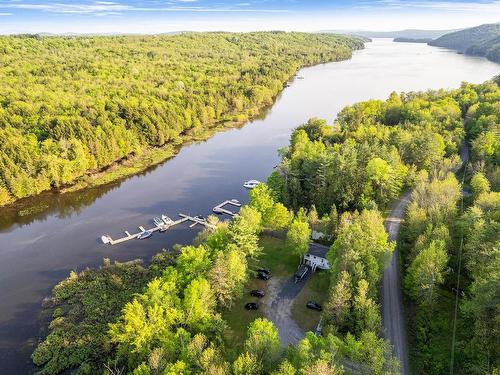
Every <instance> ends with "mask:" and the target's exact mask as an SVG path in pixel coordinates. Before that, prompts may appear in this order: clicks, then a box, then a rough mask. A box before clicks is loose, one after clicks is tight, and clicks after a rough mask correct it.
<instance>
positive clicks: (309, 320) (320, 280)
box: [292, 270, 330, 332]
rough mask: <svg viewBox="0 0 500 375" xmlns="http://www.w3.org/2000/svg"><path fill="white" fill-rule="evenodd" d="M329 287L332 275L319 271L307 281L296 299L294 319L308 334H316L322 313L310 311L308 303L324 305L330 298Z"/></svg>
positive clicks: (293, 310)
mask: <svg viewBox="0 0 500 375" xmlns="http://www.w3.org/2000/svg"><path fill="white" fill-rule="evenodd" d="M329 285H330V274H329V273H328V272H326V271H321V270H320V271H317V272H315V273H314V274H313V275H312V276H311V277H310V278H309V280H307V282H306V285H304V288H303V289H302V290H301V291H300V293H299V295H298V296H297V298H295V301H294V303H293V306H292V318H293V320H295V321H296V322H297V324H298V325H299V327H300V328H302V329H303V330H305V331H306V332H307V331H313V332H314V330H315V329H316V326H317V325H318V322H319V319H320V315H321V313H320V312H317V311H314V310H310V309H308V308H307V307H306V303H307V302H308V301H314V302H318V303H319V304H321V305H323V304H324V302H325V301H326V299H327V297H328V295H327V291H328V287H329Z"/></svg>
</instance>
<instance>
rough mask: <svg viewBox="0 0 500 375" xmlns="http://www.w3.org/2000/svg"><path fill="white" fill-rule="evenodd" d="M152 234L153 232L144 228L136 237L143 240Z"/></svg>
mask: <svg viewBox="0 0 500 375" xmlns="http://www.w3.org/2000/svg"><path fill="white" fill-rule="evenodd" d="M152 235H153V232H151V231H150V230H145V231H144V232H141V233H139V235H138V236H137V239H138V240H145V239H146V238H149V237H151V236H152Z"/></svg>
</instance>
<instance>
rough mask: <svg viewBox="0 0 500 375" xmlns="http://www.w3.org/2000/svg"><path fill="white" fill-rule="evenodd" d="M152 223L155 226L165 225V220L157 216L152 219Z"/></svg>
mask: <svg viewBox="0 0 500 375" xmlns="http://www.w3.org/2000/svg"><path fill="white" fill-rule="evenodd" d="M153 221H154V223H155V224H156V226H157V227H161V226H163V225H165V222H164V221H163V220H162V219H160V218H159V217H158V216H157V217H155V218H154V219H153Z"/></svg>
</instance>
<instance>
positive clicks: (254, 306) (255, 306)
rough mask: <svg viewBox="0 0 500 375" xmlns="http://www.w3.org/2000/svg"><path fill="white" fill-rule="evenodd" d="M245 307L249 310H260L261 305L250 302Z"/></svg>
mask: <svg viewBox="0 0 500 375" xmlns="http://www.w3.org/2000/svg"><path fill="white" fill-rule="evenodd" d="M245 309H247V310H258V309H259V305H258V304H256V303H255V302H248V303H247V304H246V305H245Z"/></svg>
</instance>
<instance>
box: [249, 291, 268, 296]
mask: <svg viewBox="0 0 500 375" xmlns="http://www.w3.org/2000/svg"><path fill="white" fill-rule="evenodd" d="M250 295H251V296H252V297H257V298H262V297H264V296H265V295H266V293H265V292H264V291H263V290H259V289H254V290H252V291H251V292H250Z"/></svg>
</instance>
